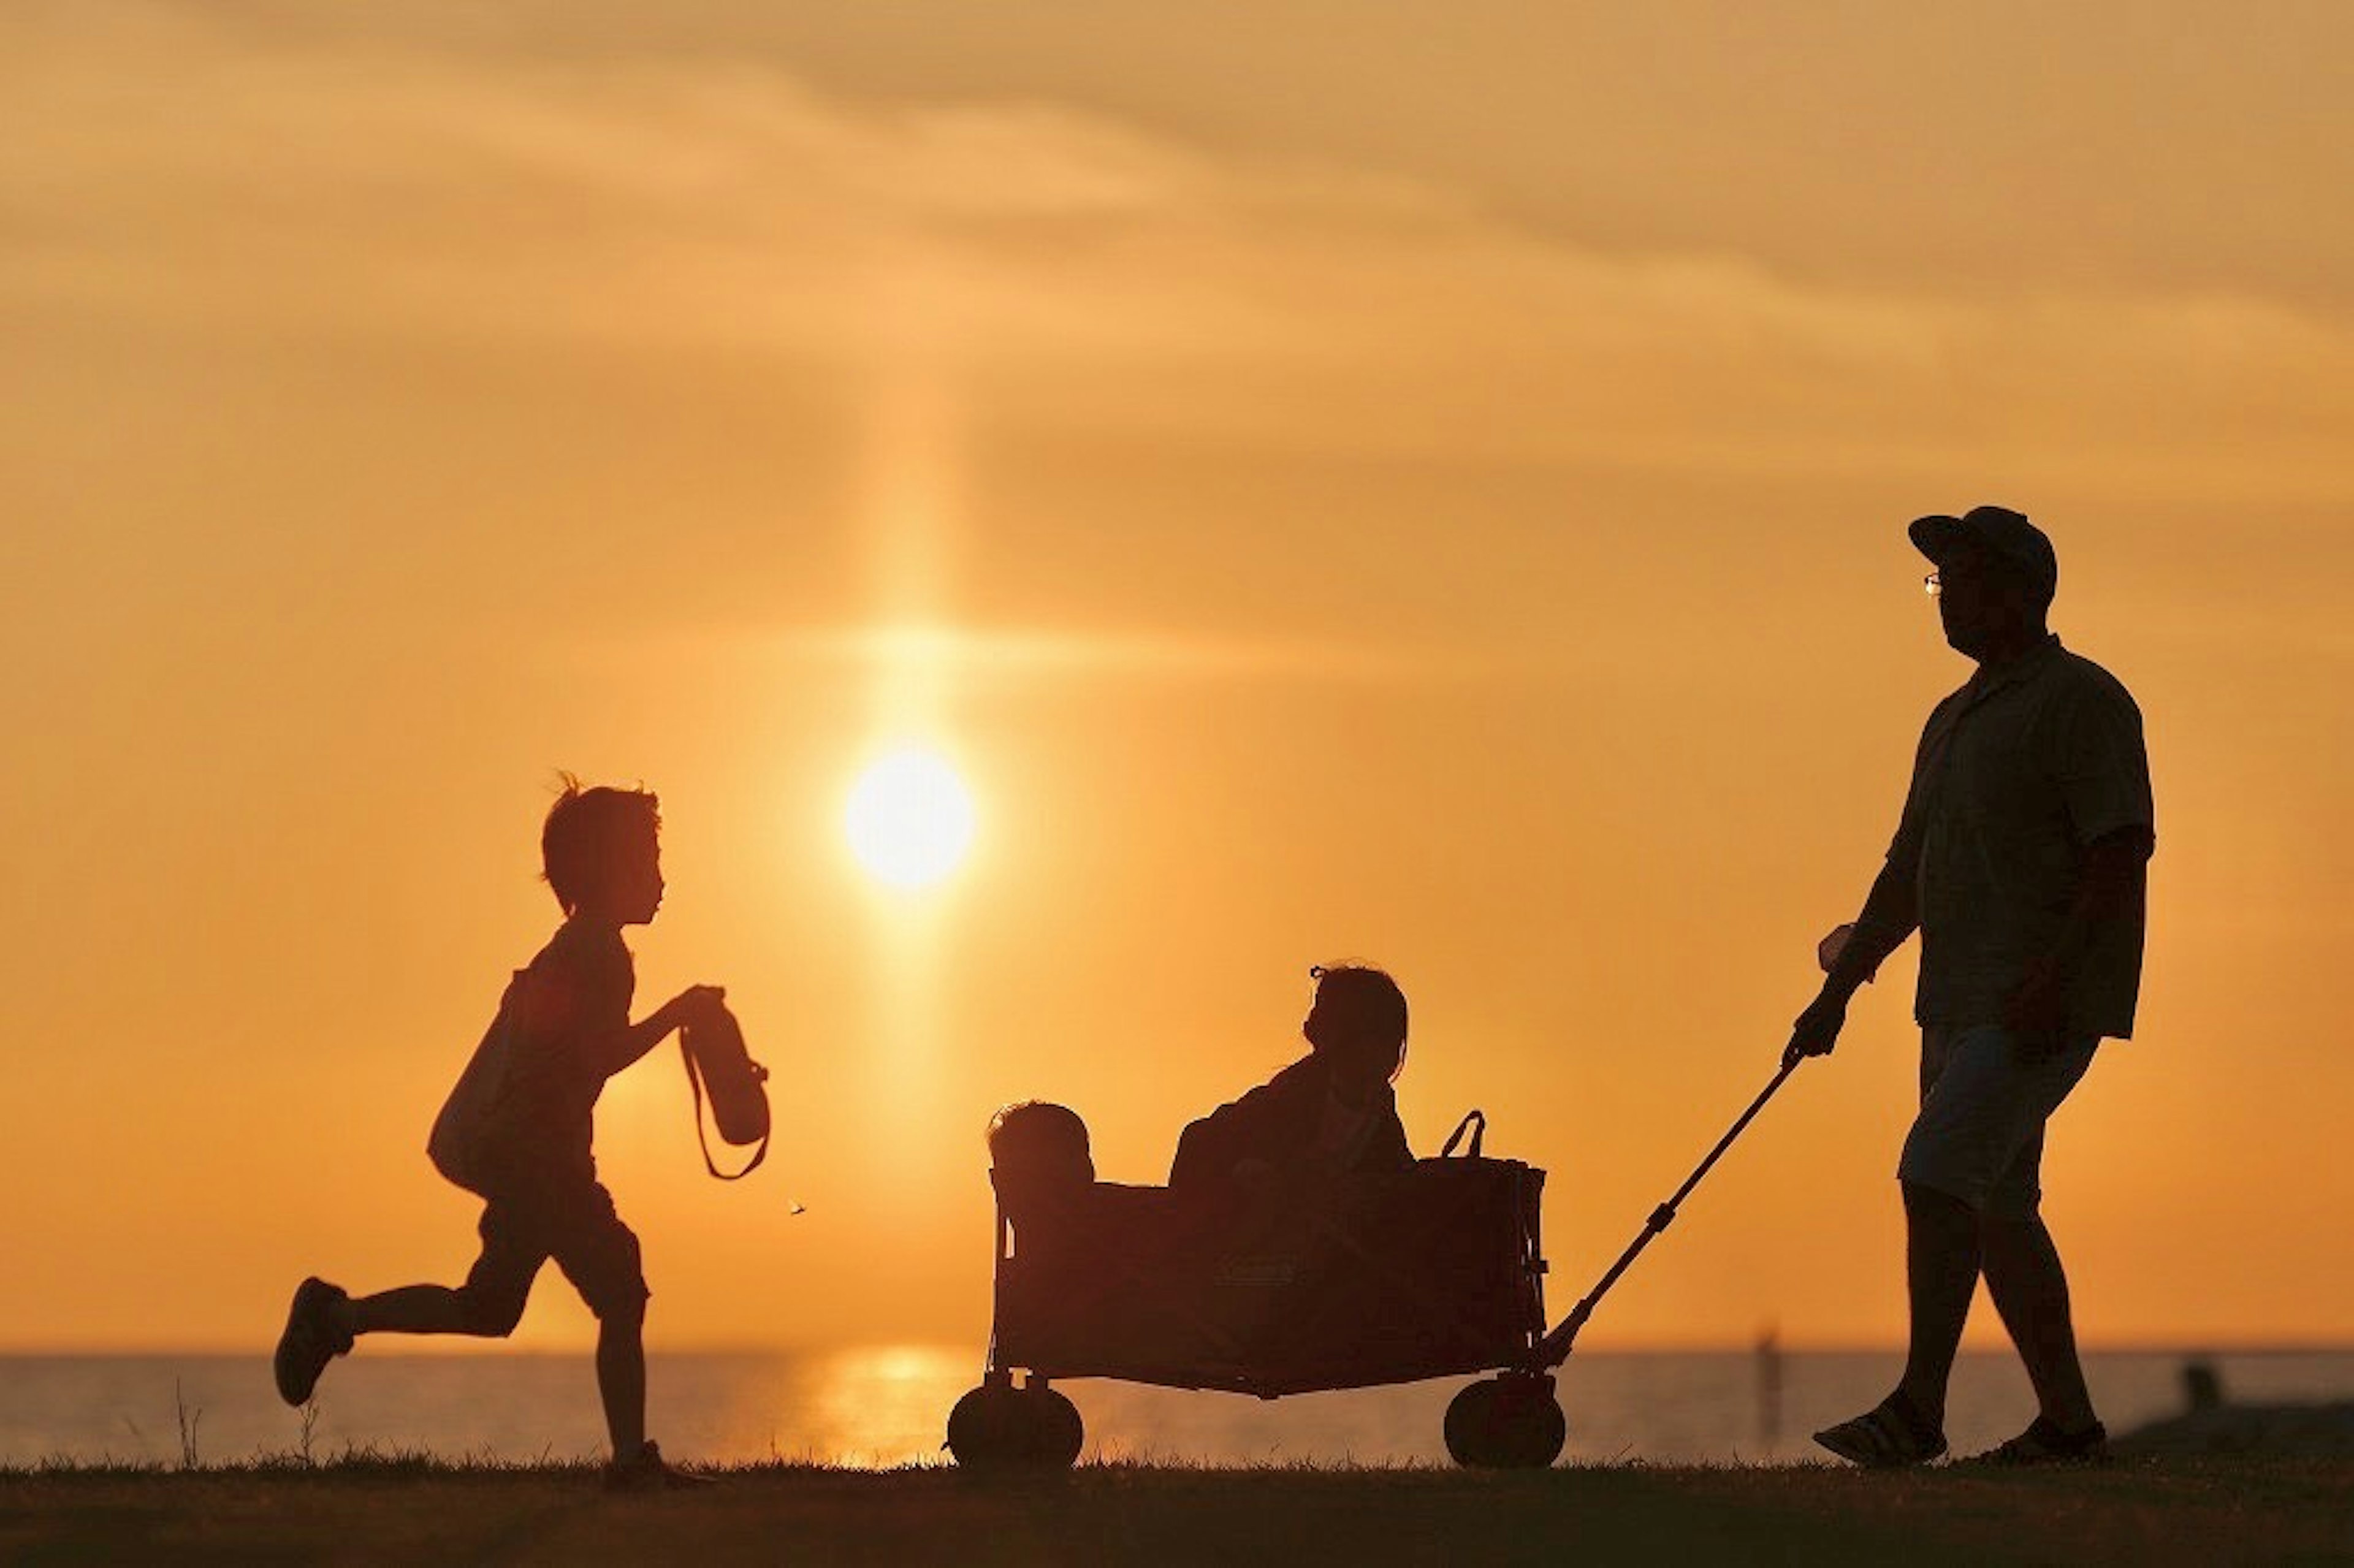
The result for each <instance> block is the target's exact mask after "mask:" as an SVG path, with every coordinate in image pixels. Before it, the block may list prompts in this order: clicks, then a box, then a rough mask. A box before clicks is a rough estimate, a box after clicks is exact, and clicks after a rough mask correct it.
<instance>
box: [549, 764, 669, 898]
mask: <svg viewBox="0 0 2354 1568" xmlns="http://www.w3.org/2000/svg"><path fill="white" fill-rule="evenodd" d="M557 778H559V779H562V780H563V781H564V789H563V792H562V793H560V794H558V795H557V797H556V804H555V805H553V806H550V807H549V808H548V809H547V822H546V826H544V827H542V828H541V829H540V832H539V858H540V867H541V873H540V874H541V876H542V878H543V879H544V880H545V881H546V884H547V885H548V887H549V889H550V890H551V891H552V892H554V893H555V895H556V902H557V903H558V904H559V905H562V906H563V907H564V912H565V913H566V914H567V915H569V914H571V913H572V912H573V911H574V910H575V909H578V907H579V906H580V905H581V902H582V900H583V899H584V898H586V897H587V895H588V891H589V890H590V889H591V888H593V887H595V886H596V885H597V883H598V879H599V877H601V876H603V875H605V874H606V870H607V868H608V867H610V865H611V864H612V863H613V861H614V859H615V858H616V857H617V856H619V855H620V854H624V853H628V852H629V850H630V849H631V847H632V846H633V845H635V844H636V843H637V842H639V841H640V835H642V834H645V833H651V832H660V831H661V829H662V801H661V800H659V799H658V798H657V797H656V796H655V795H654V792H653V791H652V790H651V789H613V788H610V786H607V785H602V784H600V785H597V786H595V787H594V788H591V789H583V788H581V785H580V780H579V779H576V778H574V777H573V776H572V775H571V774H569V773H560V774H558V775H557Z"/></svg>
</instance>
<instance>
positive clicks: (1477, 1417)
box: [1447, 1372, 1569, 1470]
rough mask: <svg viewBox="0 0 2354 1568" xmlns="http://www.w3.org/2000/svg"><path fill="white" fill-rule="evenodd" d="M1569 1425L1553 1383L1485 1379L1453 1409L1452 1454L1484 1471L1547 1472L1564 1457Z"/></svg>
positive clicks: (1514, 1377)
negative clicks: (1556, 1460)
mask: <svg viewBox="0 0 2354 1568" xmlns="http://www.w3.org/2000/svg"><path fill="white" fill-rule="evenodd" d="M1568 1436H1569V1423H1568V1421H1567V1420H1566V1419H1565V1418H1564V1416H1563V1415H1562V1413H1561V1403H1560V1401H1558V1400H1557V1399H1555V1398H1554V1397H1553V1379H1552V1378H1550V1377H1539V1376H1532V1375H1530V1374H1528V1373H1525V1372H1507V1373H1505V1374H1503V1375H1502V1376H1500V1377H1492V1378H1485V1379H1482V1380H1481V1381H1480V1382H1479V1383H1473V1384H1472V1385H1471V1386H1470V1387H1469V1388H1467V1389H1465V1390H1464V1391H1463V1392H1462V1393H1458V1394H1457V1395H1456V1396H1455V1398H1454V1399H1453V1400H1452V1401H1450V1402H1449V1403H1448V1404H1447V1453H1448V1454H1450V1455H1452V1456H1453V1457H1454V1459H1455V1462H1456V1463H1457V1464H1458V1465H1464V1466H1468V1467H1474V1468H1479V1469H1495V1470H1534V1469H1543V1467H1545V1466H1547V1465H1550V1464H1552V1463H1553V1461H1554V1460H1555V1459H1557V1458H1559V1457H1561V1449H1562V1444H1563V1443H1564V1441H1565V1440H1566V1439H1567V1438H1568Z"/></svg>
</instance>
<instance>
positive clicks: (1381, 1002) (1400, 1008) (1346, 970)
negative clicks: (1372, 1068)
mask: <svg viewBox="0 0 2354 1568" xmlns="http://www.w3.org/2000/svg"><path fill="white" fill-rule="evenodd" d="M1308 973H1309V975H1310V977H1311V978H1312V979H1313V980H1315V981H1316V1005H1317V1007H1318V1008H1319V1009H1328V1008H1329V1009H1331V1011H1332V1012H1334V1013H1336V1014H1337V1015H1338V1016H1337V1017H1336V1018H1335V1020H1334V1022H1337V1023H1339V1024H1340V1025H1341V1030H1342V1032H1343V1033H1344V1034H1345V1035H1346V1037H1347V1039H1348V1042H1349V1044H1350V1046H1351V1047H1352V1052H1353V1051H1363V1052H1365V1053H1368V1054H1372V1055H1373V1056H1376V1057H1380V1056H1386V1057H1387V1058H1388V1060H1387V1063H1386V1065H1387V1068H1388V1072H1387V1076H1389V1077H1392V1078H1394V1077H1396V1076H1397V1075H1398V1074H1399V1073H1401V1072H1403V1071H1404V1070H1405V1034H1406V1011H1405V992H1404V991H1400V990H1399V989H1398V983H1397V981H1395V980H1392V979H1391V978H1390V977H1389V973H1388V971H1387V970H1384V969H1375V968H1373V966H1372V965H1371V964H1332V965H1329V966H1328V965H1324V964H1318V965H1317V966H1315V967H1314V968H1312V969H1310V970H1309V971H1308Z"/></svg>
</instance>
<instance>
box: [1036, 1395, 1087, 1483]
mask: <svg viewBox="0 0 2354 1568" xmlns="http://www.w3.org/2000/svg"><path fill="white" fill-rule="evenodd" d="M1022 1398H1023V1402H1024V1403H1025V1404H1028V1405H1029V1406H1030V1409H1029V1412H1028V1420H1029V1422H1030V1455H1031V1462H1032V1463H1034V1464H1037V1465H1042V1466H1047V1467H1053V1468H1055V1469H1058V1470H1059V1469H1067V1468H1069V1467H1071V1466H1072V1465H1073V1464H1075V1463H1076V1462H1077V1460H1078V1457H1079V1447H1080V1446H1081V1445H1082V1444H1084V1443H1085V1442H1086V1441H1087V1424H1086V1423H1085V1422H1083V1421H1081V1420H1080V1419H1079V1407H1078V1406H1077V1405H1076V1404H1072V1403H1071V1402H1070V1400H1069V1399H1068V1398H1066V1396H1065V1395H1064V1394H1063V1393H1062V1392H1061V1391H1060V1390H1058V1389H1052V1388H1048V1387H1047V1386H1046V1385H1045V1384H1044V1383H1042V1382H1039V1381H1037V1380H1035V1379H1033V1380H1032V1381H1031V1383H1030V1384H1029V1386H1028V1387H1026V1388H1024V1389H1023V1391H1022Z"/></svg>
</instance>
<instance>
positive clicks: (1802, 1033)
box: [1782, 854, 1921, 1062]
mask: <svg viewBox="0 0 2354 1568" xmlns="http://www.w3.org/2000/svg"><path fill="white" fill-rule="evenodd" d="M1920 923H1921V900H1920V889H1919V887H1918V885H1917V884H1916V882H1915V880H1914V872H1913V868H1912V863H1911V861H1910V860H1909V859H1906V860H1903V862H1902V863H1900V860H1899V858H1898V857H1897V856H1895V855H1894V854H1892V855H1891V856H1890V858H1889V859H1888V861H1887V862H1886V863H1884V864H1882V866H1881V868H1880V874H1879V875H1878V876H1876V877H1874V878H1872V891H1871V892H1869V893H1867V894H1865V895H1864V898H1863V911H1862V913H1861V914H1859V915H1858V916H1856V917H1855V925H1854V927H1853V929H1852V930H1851V931H1850V934H1849V936H1848V939H1847V941H1846V943H1845V944H1844V945H1843V946H1842V947H1840V950H1839V952H1838V954H1837V955H1836V956H1835V957H1834V958H1833V959H1831V961H1830V964H1829V967H1828V969H1827V971H1826V972H1825V974H1824V975H1823V989H1822V990H1821V991H1819V992H1818V993H1817V995H1816V997H1815V1000H1814V1001H1810V1002H1808V1004H1807V1008H1806V1011H1805V1012H1801V1013H1799V1014H1798V1017H1797V1022H1795V1023H1794V1024H1792V1025H1791V1028H1790V1044H1788V1045H1787V1046H1786V1047H1785V1048H1784V1049H1783V1052H1782V1059H1783V1060H1784V1061H1785V1062H1795V1061H1797V1059H1798V1058H1799V1057H1801V1056H1825V1055H1829V1054H1830V1051H1831V1048H1832V1047H1833V1046H1834V1045H1837V1044H1839V1036H1840V1028H1841V1027H1842V1026H1843V1025H1844V1024H1845V1023H1846V1022H1847V1004H1848V1001H1849V999H1850V998H1851V997H1853V996H1854V995H1855V992H1856V988H1857V987H1859V986H1861V985H1862V984H1864V983H1865V982H1866V981H1868V980H1871V979H1872V976H1873V975H1875V974H1878V973H1879V972H1880V966H1881V965H1882V963H1883V962H1885V961H1886V959H1887V958H1888V955H1889V954H1891V953H1893V952H1894V951H1895V950H1896V949H1897V948H1901V947H1903V945H1904V938H1907V937H1910V936H1911V935H1912V934H1913V932H1914V928H1915V927H1918V926H1919V925H1920Z"/></svg>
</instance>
